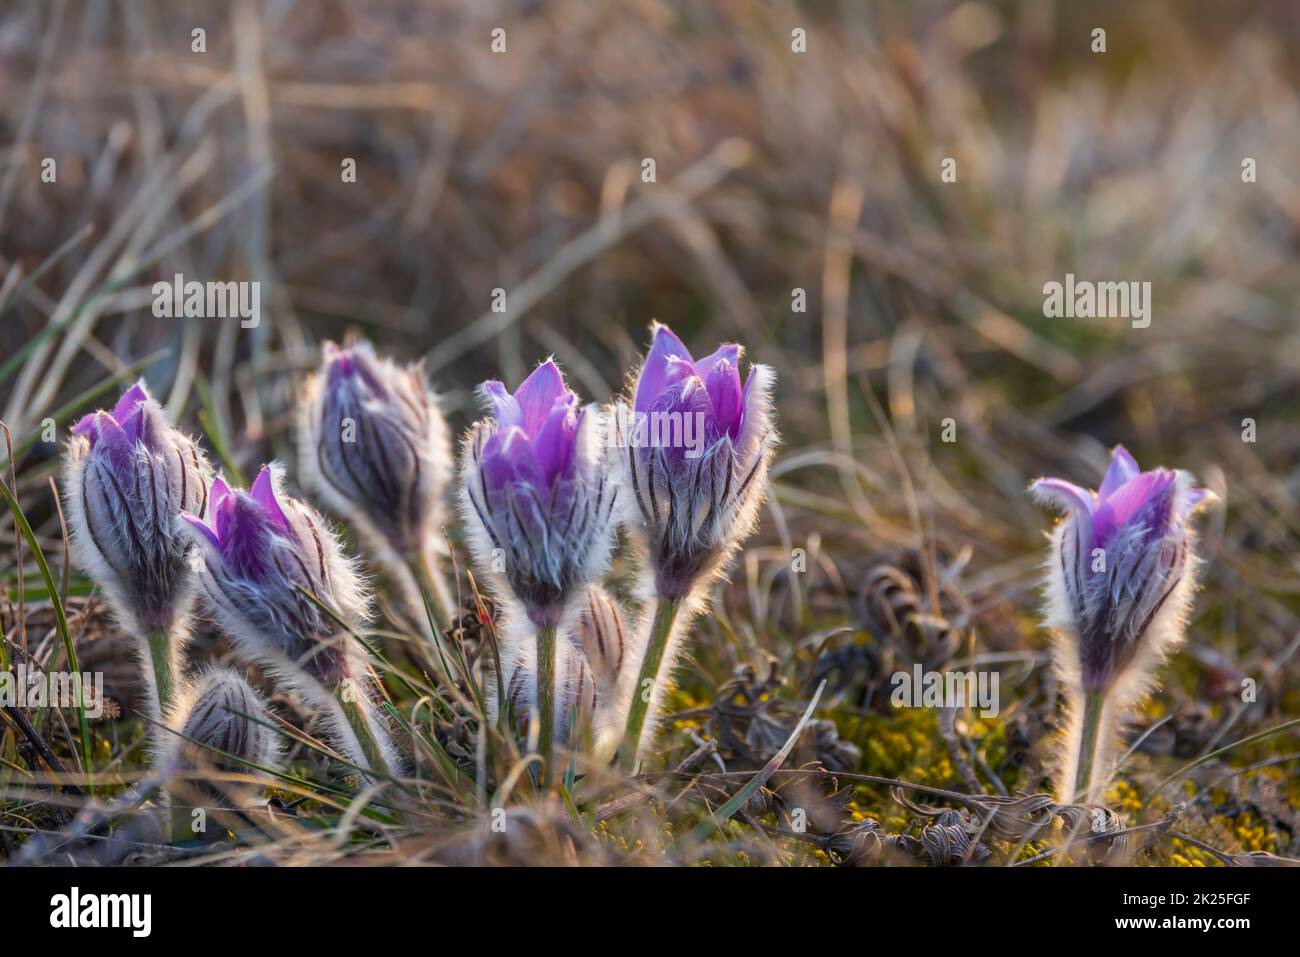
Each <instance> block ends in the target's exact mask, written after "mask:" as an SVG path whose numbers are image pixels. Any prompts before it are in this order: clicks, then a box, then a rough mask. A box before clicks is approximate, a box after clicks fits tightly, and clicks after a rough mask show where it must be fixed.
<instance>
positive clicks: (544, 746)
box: [537, 625, 555, 788]
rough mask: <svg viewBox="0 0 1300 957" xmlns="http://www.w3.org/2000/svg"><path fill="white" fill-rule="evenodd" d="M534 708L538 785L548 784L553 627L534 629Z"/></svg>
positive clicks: (552, 719) (552, 729)
mask: <svg viewBox="0 0 1300 957" xmlns="http://www.w3.org/2000/svg"><path fill="white" fill-rule="evenodd" d="M537 710H538V712H539V721H538V724H539V726H540V727H539V732H540V733H539V734H538V738H537V750H538V753H540V754H541V756H542V773H541V785H542V787H543V788H546V787H549V786H550V783H551V767H552V764H553V763H554V762H553V757H554V756H553V754H552V750H553V745H554V742H553V740H552V739H553V738H554V737H555V626H554V625H547V626H546V627H545V628H541V629H539V630H538V632H537Z"/></svg>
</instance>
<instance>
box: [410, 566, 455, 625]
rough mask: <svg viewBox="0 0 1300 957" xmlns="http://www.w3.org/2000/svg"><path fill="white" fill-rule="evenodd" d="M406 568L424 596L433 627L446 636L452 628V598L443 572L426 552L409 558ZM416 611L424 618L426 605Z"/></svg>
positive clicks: (417, 588)
mask: <svg viewBox="0 0 1300 957" xmlns="http://www.w3.org/2000/svg"><path fill="white" fill-rule="evenodd" d="M406 568H407V571H409V572H410V573H411V578H412V579H414V580H415V587H416V590H417V591H418V592H419V593H420V594H422V595H423V596H424V601H425V602H426V603H427V609H428V615H429V617H430V618H432V619H433V626H434V627H435V628H436V629H437V630H438V631H439V632H440V633H441V634H442V635H446V633H447V629H448V628H450V627H451V608H450V605H451V598H450V596H449V594H448V592H447V583H446V581H445V580H444V579H443V577H442V572H440V571H439V570H438V568H437V566H436V565H435V564H434V562H433V560H432V558H431V557H430V556H429V555H427V554H426V553H424V552H421V553H419V554H417V555H412V556H411V557H410V558H408V559H407V560H406ZM416 611H417V613H418V614H419V615H421V616H423V615H424V613H425V606H424V604H423V603H422V605H421V607H419V608H418V609H416Z"/></svg>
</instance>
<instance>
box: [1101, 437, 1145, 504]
mask: <svg viewBox="0 0 1300 957" xmlns="http://www.w3.org/2000/svg"><path fill="white" fill-rule="evenodd" d="M1141 472H1142V470H1141V469H1140V468H1138V464H1137V460H1136V459H1134V458H1133V456H1131V455H1129V452H1128V449H1126V448H1124V446H1122V445H1117V446H1115V450H1114V451H1113V452H1112V453H1111V457H1110V465H1108V466H1107V467H1106V475H1105V477H1104V478H1102V480H1101V487H1100V488H1098V489H1097V497H1098V498H1103V499H1104V498H1108V497H1109V496H1110V495H1111V494H1112V493H1114V492H1115V490H1116V489H1118V488H1119V487H1120V486H1121V485H1123V484H1124V483H1125V482H1127V481H1128V480H1129V479H1131V478H1134V477H1136V476H1137V475H1139V474H1141Z"/></svg>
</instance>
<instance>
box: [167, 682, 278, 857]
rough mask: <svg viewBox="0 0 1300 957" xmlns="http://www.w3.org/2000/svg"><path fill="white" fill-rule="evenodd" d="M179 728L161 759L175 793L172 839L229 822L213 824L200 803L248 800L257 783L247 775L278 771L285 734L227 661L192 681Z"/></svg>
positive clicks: (220, 830)
mask: <svg viewBox="0 0 1300 957" xmlns="http://www.w3.org/2000/svg"><path fill="white" fill-rule="evenodd" d="M175 713H176V723H177V724H178V725H179V729H180V730H179V734H176V733H173V734H169V735H168V736H167V743H166V745H165V746H164V749H163V753H162V754H161V755H160V759H159V763H158V765H157V766H158V767H159V769H160V771H161V773H162V774H163V775H164V776H165V777H166V779H167V790H168V794H169V797H170V798H171V821H172V825H171V835H172V838H173V840H177V841H186V840H191V839H193V838H195V837H203V836H205V835H206V836H208V837H211V838H214V839H215V838H218V837H219V836H220V835H222V834H224V833H225V828H224V827H220V826H218V827H213V828H209V827H207V818H206V814H204V813H198V812H196V811H195V808H196V807H202V808H207V807H211V806H218V807H231V808H237V809H238V808H242V807H245V806H247V805H248V804H250V803H251V802H252V801H253V800H254V798H255V797H256V795H257V792H258V790H259V785H258V784H256V783H254V782H251V781H247V780H241V778H245V777H248V776H252V775H257V774H258V773H259V772H261V771H274V770H276V769H277V768H278V766H279V764H280V760H281V751H280V745H279V740H278V738H277V736H276V733H275V730H274V728H273V726H272V725H271V716H270V711H269V709H268V708H267V704H266V701H265V700H264V699H263V698H262V696H261V695H260V694H258V693H257V692H256V691H254V690H253V688H252V686H250V685H249V683H248V682H247V681H245V680H244V678H243V677H241V676H240V675H238V674H236V673H235V672H234V671H232V670H230V669H229V668H210V669H208V670H207V671H205V672H203V674H201V675H199V677H198V678H197V679H196V680H195V681H194V682H193V683H192V684H190V685H189V687H188V688H186V690H185V692H184V693H183V694H182V695H181V697H180V700H179V701H178V702H177V705H176V712H175Z"/></svg>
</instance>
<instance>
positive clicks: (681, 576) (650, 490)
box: [613, 323, 777, 601]
mask: <svg viewBox="0 0 1300 957" xmlns="http://www.w3.org/2000/svg"><path fill="white" fill-rule="evenodd" d="M652 332H653V337H654V339H653V342H652V343H651V346H650V352H649V354H648V355H647V356H646V360H645V363H644V365H643V366H642V367H641V371H640V373H639V375H638V376H637V380H636V388H635V393H634V397H633V400H632V405H631V407H630V408H629V407H628V406H627V405H626V404H625V403H620V404H618V405H617V406H616V407H615V411H614V422H615V433H614V436H613V439H614V441H613V444H614V445H615V446H616V447H617V448H618V449H619V450H620V453H621V458H622V461H623V471H624V473H625V482H626V484H627V485H628V486H629V487H630V488H631V490H632V497H633V498H634V499H635V502H636V509H637V511H636V513H634V514H635V515H636V517H637V518H639V520H640V522H639V524H641V525H642V526H643V528H644V529H645V532H646V536H647V538H648V543H649V552H650V563H651V566H652V567H653V569H654V574H655V585H656V589H657V591H658V593H659V594H660V595H662V596H663V597H666V598H669V599H672V600H674V601H681V600H683V599H685V598H686V597H687V596H688V595H689V594H691V592H692V591H693V590H694V589H695V587H696V585H697V583H700V582H703V581H704V580H706V579H707V578H708V577H709V576H711V575H712V574H713V573H715V572H716V571H718V570H719V569H720V568H721V566H722V565H723V564H724V563H725V561H726V560H727V559H728V558H729V557H730V555H731V553H732V552H733V551H734V550H735V549H736V547H737V546H738V545H739V544H740V542H741V541H742V540H743V539H744V538H745V536H747V535H748V534H749V533H750V531H752V529H753V526H754V524H755V522H756V521H757V517H758V507H759V505H760V503H761V501H762V498H763V495H764V491H765V486H766V483H767V467H768V462H769V461H770V459H771V456H772V453H773V450H774V449H775V446H776V442H777V435H776V431H775V428H774V425H773V415H772V387H773V383H774V381H775V375H774V373H773V372H772V370H771V369H770V368H769V367H768V366H764V365H759V364H756V363H753V364H751V365H750V367H749V373H748V375H747V376H746V377H745V379H744V382H743V384H742V381H741V376H740V360H741V357H742V354H743V350H742V349H741V347H740V346H738V345H735V344H734V343H728V344H724V345H721V346H719V347H718V349H717V351H715V352H714V353H713V354H712V355H709V356H707V357H705V358H703V359H700V360H698V361H696V360H695V359H693V358H692V356H691V353H690V351H689V350H688V349H687V348H686V346H685V345H684V344H683V343H682V341H681V340H680V339H679V338H677V336H676V335H674V334H673V332H672V330H671V329H669V328H668V327H667V326H665V325H661V324H659V323H655V324H654V326H653V327H652Z"/></svg>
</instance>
